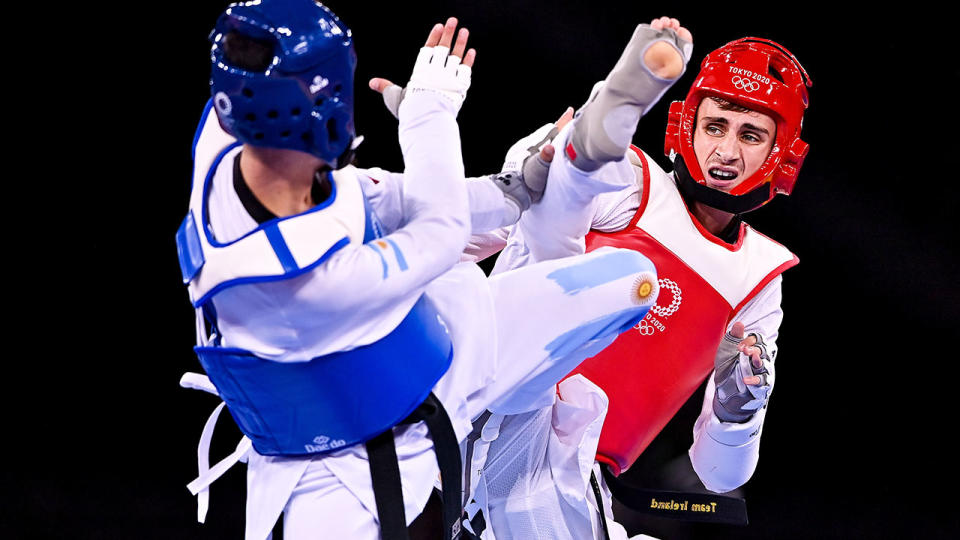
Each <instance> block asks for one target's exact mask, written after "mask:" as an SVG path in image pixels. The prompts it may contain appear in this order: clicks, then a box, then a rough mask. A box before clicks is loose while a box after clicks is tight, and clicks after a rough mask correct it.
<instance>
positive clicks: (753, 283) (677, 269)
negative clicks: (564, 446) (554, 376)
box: [571, 147, 799, 474]
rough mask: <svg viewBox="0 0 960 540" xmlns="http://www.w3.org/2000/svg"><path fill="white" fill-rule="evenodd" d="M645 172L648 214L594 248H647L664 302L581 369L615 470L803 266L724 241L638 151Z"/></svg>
mask: <svg viewBox="0 0 960 540" xmlns="http://www.w3.org/2000/svg"><path fill="white" fill-rule="evenodd" d="M633 152H634V153H635V156H633V155H631V156H630V157H631V160H632V161H633V162H634V163H635V164H636V163H638V164H640V165H641V166H642V167H643V195H642V199H641V201H640V208H639V209H638V210H637V213H636V215H635V216H634V217H633V220H631V222H630V225H629V226H627V228H626V229H624V230H622V231H619V232H615V233H601V232H598V231H591V232H590V233H589V234H588V235H587V239H586V245H587V251H592V250H594V249H597V248H599V247H601V246H614V247H618V248H628V249H634V250H636V251H639V252H641V253H643V254H644V255H646V256H647V257H649V258H650V260H652V261H653V263H654V264H655V265H656V267H657V276H658V277H659V283H660V295H659V298H658V300H657V305H655V306H654V307H653V308H651V309H650V312H649V313H647V316H646V317H645V318H644V319H643V320H642V321H640V323H639V324H638V325H637V326H635V327H634V328H633V329H631V330H629V331H627V332H624V333H623V334H621V335H620V337H618V338H617V340H616V341H614V343H613V344H612V345H610V346H609V347H607V348H606V349H604V350H603V351H602V352H601V353H600V354H598V355H597V356H594V357H592V358H588V359H587V360H586V361H584V362H583V363H582V364H580V366H579V367H578V368H577V369H576V370H574V371H573V372H572V373H571V375H572V374H574V373H582V374H583V375H584V376H585V377H587V378H588V379H590V380H591V381H593V382H594V383H596V384H597V385H598V386H600V387H601V388H602V389H603V390H604V392H606V394H607V396H608V397H609V399H610V407H609V410H608V412H607V417H606V420H605V421H604V424H603V431H602V432H601V434H600V445H599V448H598V450H597V461H600V462H602V463H607V464H609V465H610V466H611V469H612V471H613V472H614V474H620V472H622V471H624V470H626V469H627V467H629V466H630V465H631V464H632V463H633V462H634V461H636V459H637V457H639V456H640V454H641V453H642V452H643V451H644V449H646V447H647V446H648V445H649V444H650V442H651V441H652V440H653V439H654V437H656V436H657V434H658V433H660V430H661V429H663V426H665V425H666V424H667V422H668V421H669V420H670V419H671V418H672V417H673V415H674V414H676V412H677V410H679V409H680V407H681V406H682V405H683V404H684V402H686V400H687V399H688V398H689V397H690V395H691V394H693V392H694V391H695V390H696V389H697V387H699V386H700V383H702V382H703V380H704V379H705V378H706V377H707V375H709V374H710V373H711V371H712V370H713V360H714V356H715V354H716V351H717V347H718V346H719V344H720V340H721V338H722V337H723V334H724V332H725V331H726V328H727V325H728V324H729V323H730V322H731V319H732V318H733V316H734V315H736V313H737V312H738V311H739V310H740V309H741V308H742V307H743V306H744V305H745V304H746V303H747V302H749V301H750V299H752V298H753V297H754V296H755V295H756V294H757V293H758V292H760V290H761V289H762V288H763V287H764V286H765V285H766V284H767V283H769V282H770V280H772V279H773V278H774V277H776V276H777V275H779V274H780V273H781V272H783V271H784V270H786V269H787V268H790V267H791V266H794V265H796V264H797V263H798V262H799V260H798V259H797V257H796V256H794V255H793V254H792V253H790V251H788V250H787V249H786V248H784V247H783V246H781V245H780V244H777V243H776V242H774V241H773V240H770V239H769V238H767V237H766V236H763V235H762V234H759V233H757V232H756V231H754V230H753V229H751V228H750V227H748V226H747V225H746V224H742V225H741V227H740V234H739V238H738V240H737V243H736V244H732V245H731V244H727V243H725V242H723V241H721V240H720V239H718V238H716V237H715V236H713V235H712V234H710V233H709V232H707V231H706V230H705V229H703V227H702V226H701V225H700V224H699V223H698V222H697V221H696V220H695V219H694V218H693V217H692V216H691V215H690V213H689V212H688V211H687V207H686V205H685V204H684V203H683V200H682V199H681V197H680V193H679V192H678V191H677V188H676V186H675V184H674V182H673V179H672V177H671V176H669V175H668V174H667V173H665V172H664V171H663V170H662V169H661V168H660V167H658V166H657V165H656V164H655V163H651V164H650V165H649V166H648V160H647V158H646V156H645V155H644V154H643V153H642V152H641V151H640V150H638V149H637V148H635V147H634V148H633Z"/></svg>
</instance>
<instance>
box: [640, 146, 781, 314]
mask: <svg viewBox="0 0 960 540" xmlns="http://www.w3.org/2000/svg"><path fill="white" fill-rule="evenodd" d="M630 159H631V161H632V162H634V163H635V164H638V165H639V158H637V157H636V156H634V155H633V153H632V152H631V153H630ZM646 161H647V165H648V167H650V175H649V178H650V183H649V184H648V185H647V186H644V188H645V190H646V191H647V192H648V194H646V197H647V203H646V206H645V207H643V208H641V211H642V212H643V213H642V214H641V215H640V219H639V220H638V221H637V224H636V226H637V227H639V228H641V229H643V230H644V231H646V232H647V234H649V235H650V236H652V237H653V238H654V239H655V240H657V241H658V242H660V243H661V244H663V246H665V247H666V248H667V249H669V250H670V251H672V252H673V253H674V254H676V255H677V257H679V258H680V260H682V261H683V262H684V263H685V264H687V265H688V266H689V267H690V268H691V269H693V271H694V272H696V273H697V274H699V275H700V276H701V277H703V279H704V280H705V281H706V282H707V283H709V284H710V286H711V287H713V289H714V290H716V291H717V292H718V293H719V294H720V296H722V297H723V299H724V300H726V301H727V302H728V303H729V304H730V306H731V307H736V306H739V305H740V304H741V303H742V301H743V300H744V299H746V298H747V297H748V296H750V294H751V293H753V292H755V288H756V287H757V284H758V283H761V282H763V281H765V280H766V279H767V277H768V276H769V275H770V273H771V272H773V271H774V270H776V269H777V268H779V267H780V266H781V265H783V264H786V263H788V262H790V261H793V260H794V259H795V256H794V255H793V253H791V252H790V250H788V249H787V248H785V247H783V246H781V245H780V244H778V243H776V242H774V241H773V240H771V239H769V238H767V237H766V236H764V235H762V234H760V233H758V232H756V231H755V230H753V229H752V228H751V227H750V226H747V225H745V226H744V227H743V230H742V232H741V235H740V241H739V242H738V243H737V244H736V245H734V246H731V245H729V244H722V243H720V242H719V241H718V240H711V239H710V238H707V237H706V236H705V235H704V233H703V232H701V231H700V229H698V228H697V226H696V225H695V224H694V222H693V220H692V219H691V217H690V213H689V212H688V210H687V206H686V205H685V204H684V202H683V199H682V198H681V197H680V192H679V191H678V190H677V189H676V187H675V185H674V184H673V178H672V177H671V176H670V175H668V174H667V173H666V172H664V170H663V169H661V168H660V167H659V166H658V165H657V164H656V163H654V161H653V160H652V159H650V157H649V156H647V160H646Z"/></svg>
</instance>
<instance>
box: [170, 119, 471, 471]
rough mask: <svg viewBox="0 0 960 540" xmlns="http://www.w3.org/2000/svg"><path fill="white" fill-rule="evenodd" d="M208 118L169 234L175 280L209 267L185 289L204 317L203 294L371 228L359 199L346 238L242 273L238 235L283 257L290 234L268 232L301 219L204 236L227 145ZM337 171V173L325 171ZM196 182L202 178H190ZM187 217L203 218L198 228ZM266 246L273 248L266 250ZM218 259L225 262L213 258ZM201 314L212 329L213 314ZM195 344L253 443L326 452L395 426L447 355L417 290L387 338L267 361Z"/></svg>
mask: <svg viewBox="0 0 960 540" xmlns="http://www.w3.org/2000/svg"><path fill="white" fill-rule="evenodd" d="M208 113H209V109H208ZM212 116H213V115H209V114H205V116H204V120H203V121H201V127H200V129H199V130H198V136H197V139H196V140H197V145H196V147H195V151H194V153H195V166H196V167H201V166H204V165H205V164H209V165H208V166H206V167H205V168H204V170H199V171H195V175H194V196H193V197H191V213H190V214H188V216H187V219H185V220H184V225H183V226H182V227H181V229H180V231H178V233H177V247H178V250H179V253H180V261H181V269H182V271H183V277H184V282H185V283H187V284H188V285H195V284H196V283H197V282H198V281H202V279H201V278H203V274H204V270H210V272H213V273H214V274H215V277H213V278H211V277H210V276H211V275H214V274H208V275H207V276H206V283H204V285H203V286H204V287H205V289H204V291H205V293H204V294H201V293H196V294H194V292H193V291H191V296H192V297H193V298H194V305H195V306H197V307H201V308H204V309H203V311H204V312H205V313H207V315H211V314H212V312H213V309H211V308H212V303H211V299H212V298H213V297H214V296H215V295H216V293H218V292H220V291H222V290H224V289H226V288H228V287H232V286H238V285H243V284H249V283H256V282H262V281H274V280H277V279H285V278H290V277H293V276H295V275H300V274H302V273H303V272H305V271H308V270H309V269H311V268H314V267H315V266H317V265H318V264H322V262H323V261H325V260H326V259H327V258H328V257H329V256H330V255H331V254H333V253H334V252H335V251H338V250H340V249H342V248H343V247H345V246H346V245H348V244H349V243H360V242H364V243H365V242H367V241H369V240H372V239H374V238H376V237H378V236H379V234H378V232H379V226H378V224H377V220H376V217H375V215H374V214H373V212H372V210H371V209H370V208H369V205H367V204H366V198H365V197H364V198H363V204H362V205H360V206H362V207H363V213H364V214H365V215H364V217H363V221H365V223H364V224H363V225H364V226H363V227H362V230H361V231H360V232H359V233H358V234H354V235H353V236H354V237H350V236H351V235H350V234H347V235H346V237H345V238H344V239H340V240H339V241H331V243H330V246H329V249H326V250H325V251H322V252H320V251H317V252H316V254H315V255H313V257H315V260H299V261H298V262H297V264H290V263H286V264H282V265H278V268H281V269H280V270H279V271H278V272H274V273H273V274H269V275H267V274H265V273H264V272H262V271H260V270H255V271H252V272H251V273H250V274H247V275H244V273H243V269H242V268H241V269H240V270H237V269H236V261H237V260H240V261H242V260H244V259H243V258H237V257H236V256H235V255H230V250H231V249H232V250H233V252H234V253H236V252H237V250H238V249H241V248H244V246H238V245H236V244H239V243H240V242H248V244H249V245H248V246H247V247H246V248H245V249H249V250H253V251H245V253H251V252H256V250H258V249H259V250H261V251H263V250H266V252H264V253H263V255H264V256H265V257H267V258H269V257H272V256H275V257H276V258H277V259H278V260H281V261H283V260H284V259H286V260H287V261H290V260H292V258H291V256H290V254H289V252H290V251H295V248H296V246H294V245H293V242H294V241H295V240H296V238H294V237H293V235H288V237H287V238H286V239H285V241H277V238H276V237H277V236H278V235H279V236H281V237H283V232H284V230H285V227H286V230H293V231H296V230H297V229H296V227H298V226H299V227H300V230H302V228H303V223H304V222H301V224H300V225H298V224H297V223H295V222H287V223H284V222H285V221H287V220H291V221H292V220H297V219H299V218H302V217H304V214H301V215H299V216H292V217H289V218H284V219H281V220H271V221H270V222H267V223H266V224H264V225H263V226H261V227H260V228H258V229H257V230H255V231H253V232H252V233H251V234H248V235H246V236H244V237H243V238H241V239H239V240H237V241H235V242H232V243H230V244H219V243H217V242H216V241H215V240H214V239H213V237H212V234H211V233H210V232H209V231H210V229H209V226H208V223H207V222H206V214H205V212H204V211H203V210H204V208H203V207H204V206H205V205H204V202H205V199H206V196H207V195H208V193H209V189H208V187H209V186H208V184H209V182H211V180H212V177H213V172H214V171H215V170H216V168H217V166H218V164H219V163H220V161H221V160H222V159H223V156H224V155H225V154H226V150H227V149H226V148H225V147H224V146H222V142H223V136H222V133H218V132H217V130H219V125H217V124H216V120H215V119H214V120H213V121H212V122H211V121H210V117H212ZM218 143H221V144H219V145H218ZM204 148H206V154H207V155H209V156H211V158H209V159H207V160H206V161H205V160H204V159H203V156H202V154H203V153H204V152H203V150H204ZM213 156H215V157H213ZM198 173H199V174H198ZM337 174H339V171H338V172H337V173H335V175H334V176H336V175H337ZM347 176H348V175H347V174H344V175H343V177H344V181H343V182H337V183H336V185H335V187H336V188H337V192H338V193H336V194H335V196H336V197H339V196H340V193H339V192H341V191H343V192H346V190H345V189H344V190H341V189H340V187H341V186H345V185H346V184H347V182H349V181H350V180H352V179H347V178H346V177H347ZM198 180H199V182H198ZM198 183H200V184H204V185H200V186H198V185H197V184H198ZM344 196H345V195H344ZM321 211H322V210H321ZM358 211H360V210H359V209H358ZM311 214H313V215H312V217H309V218H308V219H310V220H311V221H309V222H306V223H308V224H314V223H316V224H321V225H322V224H323V221H322V220H320V219H318V217H317V215H316V212H311ZM195 215H200V216H203V217H202V218H201V220H200V221H201V223H200V226H197V223H196V220H195V218H194V216H195ZM277 222H279V225H278V223H277ZM357 229H358V230H359V227H358V228H357ZM261 230H265V231H267V233H269V235H270V238H269V240H270V241H269V242H261V244H262V246H269V247H267V248H263V247H257V246H256V245H254V244H253V242H256V241H257V233H259V232H260V231H261ZM344 240H345V241H344ZM250 246H253V247H250ZM271 249H272V250H273V251H274V253H270V252H269V250H271ZM218 257H220V258H221V259H220V261H218ZM262 258H263V257H261V259H262ZM223 260H226V261H227V262H228V263H229V264H222V262H223ZM211 262H213V264H211ZM218 262H220V263H221V264H219V267H226V266H229V267H230V275H229V276H227V275H226V274H225V273H224V277H220V274H218V273H217V272H218V270H217V268H218V264H217V263H218ZM257 272H259V274H258V273H257ZM208 318H209V319H210V320H211V322H212V323H213V324H214V327H215V326H216V321H215V317H208ZM195 351H196V353H197V356H198V357H199V359H200V363H201V364H202V365H203V368H204V370H205V371H206V372H207V375H208V376H209V378H210V380H211V382H212V383H213V384H214V386H216V388H217V391H218V392H219V394H220V396H221V397H222V399H223V400H224V402H226V404H227V408H228V410H229V411H230V414H231V415H232V416H233V418H234V420H235V421H236V423H237V425H238V426H239V428H240V430H241V431H242V432H243V433H244V435H246V436H247V437H249V438H250V440H251V441H252V443H253V447H254V448H255V449H256V451H257V452H259V453H260V454H264V455H281V456H298V455H308V454H319V453H325V452H331V451H334V450H337V449H340V448H344V447H347V446H351V445H354V444H358V443H363V442H365V441H368V440H370V439H371V438H372V437H374V436H376V435H377V434H379V433H381V432H383V431H384V430H387V429H389V428H390V427H392V426H395V425H397V424H399V423H400V422H401V421H403V420H404V419H405V418H406V417H407V416H408V415H410V413H411V412H413V411H414V410H415V409H416V408H417V407H418V406H419V405H420V404H421V403H422V402H423V401H424V400H425V399H426V398H427V396H428V395H429V394H430V391H431V389H432V388H433V385H434V384H436V382H437V381H438V380H439V379H440V377H441V376H442V375H443V374H444V373H445V372H446V371H447V369H448V368H449V366H450V362H451V360H452V358H453V346H452V344H451V341H450V336H449V335H448V333H447V329H446V327H445V325H444V324H443V322H442V320H441V319H440V316H439V314H438V313H437V311H436V309H435V308H434V306H433V305H432V303H431V302H430V301H429V300H428V299H427V298H426V297H425V296H421V297H420V299H419V300H418V301H417V302H416V304H415V305H414V306H413V308H412V309H411V310H410V312H409V313H408V314H407V316H406V318H404V319H403V321H402V322H401V323H400V324H399V325H398V326H397V327H396V328H395V329H394V330H393V331H392V332H391V333H390V334H388V335H387V336H386V337H384V338H382V339H380V340H378V341H376V342H374V343H371V344H369V345H366V346H362V347H358V348H355V349H352V350H349V351H344V352H337V353H333V354H328V355H325V356H321V357H318V358H314V359H312V360H309V361H306V362H275V361H271V360H266V359H263V358H259V357H257V356H256V355H254V354H253V353H251V352H249V351H246V350H243V349H237V348H228V347H221V346H220V338H219V336H215V337H214V338H213V339H212V340H211V342H210V344H209V345H207V346H198V347H196V348H195Z"/></svg>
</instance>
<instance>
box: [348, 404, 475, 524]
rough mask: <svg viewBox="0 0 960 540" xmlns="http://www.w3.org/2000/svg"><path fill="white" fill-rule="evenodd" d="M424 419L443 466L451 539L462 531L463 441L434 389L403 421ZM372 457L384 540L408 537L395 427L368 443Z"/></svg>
mask: <svg viewBox="0 0 960 540" xmlns="http://www.w3.org/2000/svg"><path fill="white" fill-rule="evenodd" d="M420 421H423V422H425V423H426V424H427V429H429V430H430V437H431V438H432V439H433V451H434V454H435V455H436V457H437V465H439V467H440V484H441V488H442V489H443V493H442V499H443V540H452V539H454V538H457V537H458V536H459V534H460V514H461V512H462V511H463V503H462V500H461V497H462V496H463V495H462V484H461V475H462V474H463V464H462V462H461V460H460V444H459V442H458V441H457V436H456V433H455V432H454V431H453V424H451V423H450V417H449V416H447V411H446V410H444V408H443V405H442V404H441V403H440V400H439V399H437V396H435V395H433V393H432V392H431V393H430V395H429V396H428V397H427V399H425V400H424V402H423V403H421V404H420V406H419V407H417V408H416V410H414V411H413V412H412V413H410V416H408V417H407V418H406V419H405V420H404V421H403V422H401V424H412V423H414V422H420ZM366 447H367V455H368V457H369V459H370V477H371V478H372V480H373V496H374V500H375V501H376V503H377V516H378V519H379V521H380V535H381V538H382V540H409V538H410V536H409V534H408V532H407V520H406V516H405V515H404V512H403V490H402V489H401V487H400V466H399V465H398V463H397V448H396V446H395V444H394V441H393V429H392V428H391V429H388V430H386V431H384V432H383V433H381V434H380V435H377V436H376V437H374V438H372V439H370V440H369V441H367V443H366Z"/></svg>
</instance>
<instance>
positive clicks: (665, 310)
mask: <svg viewBox="0 0 960 540" xmlns="http://www.w3.org/2000/svg"><path fill="white" fill-rule="evenodd" d="M658 281H659V284H660V291H661V293H662V292H663V291H664V290H668V291H670V294H671V295H672V296H673V299H672V300H671V301H670V305H669V306H668V307H662V306H660V305H655V306H653V307H652V308H650V311H651V312H653V313H654V314H656V315H659V316H661V317H669V316H670V315H673V314H674V313H676V312H677V310H678V309H680V302H682V301H683V298H682V297H681V296H680V292H681V291H680V287H679V286H678V285H677V284H676V282H674V281H671V280H669V279H661V280H658ZM660 298H663V296H662V295H661V296H660Z"/></svg>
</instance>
